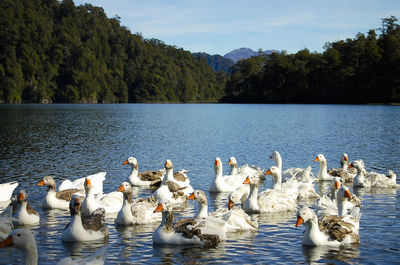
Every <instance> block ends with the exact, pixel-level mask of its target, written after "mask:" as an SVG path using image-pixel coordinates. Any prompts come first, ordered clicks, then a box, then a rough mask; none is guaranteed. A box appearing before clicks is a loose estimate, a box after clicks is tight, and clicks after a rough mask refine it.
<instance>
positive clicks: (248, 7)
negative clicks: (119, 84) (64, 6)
mask: <svg viewBox="0 0 400 265" xmlns="http://www.w3.org/2000/svg"><path fill="white" fill-rule="evenodd" d="M74 2H75V4H76V5H80V4H84V3H90V4H92V5H94V6H100V7H103V8H104V11H105V13H106V14H107V16H108V17H114V16H116V15H118V16H120V17H121V24H122V25H123V26H125V27H127V28H129V29H130V30H131V32H132V33H141V34H142V36H143V37H144V38H156V39H159V40H161V41H163V42H164V43H166V44H168V45H175V46H177V47H179V48H183V49H184V50H188V51H191V52H206V53H209V54H220V55H224V54H226V53H228V52H230V51H232V50H234V49H237V48H241V47H246V48H251V49H253V50H255V51H257V50H258V49H260V48H261V49H263V50H269V49H276V50H286V51H287V52H288V53H296V52H297V51H299V50H301V49H304V48H307V49H309V50H310V51H312V52H313V51H316V52H322V51H323V46H324V44H325V43H326V42H334V41H338V40H344V39H346V38H354V37H355V35H356V34H357V33H359V32H361V33H364V34H366V33H367V32H368V30H370V29H377V28H379V27H381V22H382V18H387V17H390V16H391V15H393V16H396V17H397V18H398V19H400V0H331V1H329V0H303V1H302V0H280V1H276V0H274V1H270V0H264V1H262V0H245V1H244V0H242V1H239V0H230V1H226V0H212V1H211V0H197V1H191V0H141V1H136V0H74Z"/></svg>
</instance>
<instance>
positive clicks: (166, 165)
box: [164, 159, 174, 170]
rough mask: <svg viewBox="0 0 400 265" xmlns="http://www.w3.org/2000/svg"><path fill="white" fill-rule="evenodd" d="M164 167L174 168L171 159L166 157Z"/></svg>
mask: <svg viewBox="0 0 400 265" xmlns="http://www.w3.org/2000/svg"><path fill="white" fill-rule="evenodd" d="M164 167H165V169H167V170H168V169H173V168H174V164H172V161H171V160H170V159H167V161H165V164H164Z"/></svg>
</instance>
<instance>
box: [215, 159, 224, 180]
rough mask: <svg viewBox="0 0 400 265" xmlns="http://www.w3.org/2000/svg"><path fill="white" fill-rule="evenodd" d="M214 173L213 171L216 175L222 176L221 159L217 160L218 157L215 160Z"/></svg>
mask: <svg viewBox="0 0 400 265" xmlns="http://www.w3.org/2000/svg"><path fill="white" fill-rule="evenodd" d="M214 171H215V174H216V175H218V174H220V175H221V176H222V162H221V158H219V157H216V158H215V162H214Z"/></svg>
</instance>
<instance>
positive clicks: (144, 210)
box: [115, 182, 162, 225]
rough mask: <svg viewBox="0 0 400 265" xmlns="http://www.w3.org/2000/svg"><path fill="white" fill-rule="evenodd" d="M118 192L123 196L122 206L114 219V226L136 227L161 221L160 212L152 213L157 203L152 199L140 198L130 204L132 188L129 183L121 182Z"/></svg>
mask: <svg viewBox="0 0 400 265" xmlns="http://www.w3.org/2000/svg"><path fill="white" fill-rule="evenodd" d="M118 191H119V192H122V194H123V195H124V204H123V205H122V208H121V210H120V211H119V212H118V215H117V218H116V219H115V223H116V224H120V225H138V224H148V223H154V222H159V221H161V217H162V215H161V212H158V213H154V209H155V208H156V207H157V205H158V203H157V202H156V200H155V199H154V198H153V197H149V198H140V199H137V200H135V201H134V202H133V204H132V186H131V184H130V183H129V182H123V183H122V185H121V186H120V187H119V188H118Z"/></svg>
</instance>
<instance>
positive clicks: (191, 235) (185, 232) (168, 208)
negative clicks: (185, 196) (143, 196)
mask: <svg viewBox="0 0 400 265" xmlns="http://www.w3.org/2000/svg"><path fill="white" fill-rule="evenodd" d="M172 210H173V208H172V204H170V203H169V202H168V201H166V202H163V203H160V204H159V205H158V206H157V208H156V209H155V210H154V211H155V212H162V221H161V224H160V226H159V227H158V228H157V229H156V230H155V231H154V233H153V242H154V243H156V244H168V245H200V246H205V247H211V246H216V245H217V244H218V243H219V242H220V238H219V236H218V235H215V234H203V233H202V232H201V229H198V228H196V222H195V221H194V220H193V219H181V220H180V221H178V222H177V223H175V224H174V223H173V214H172Z"/></svg>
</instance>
